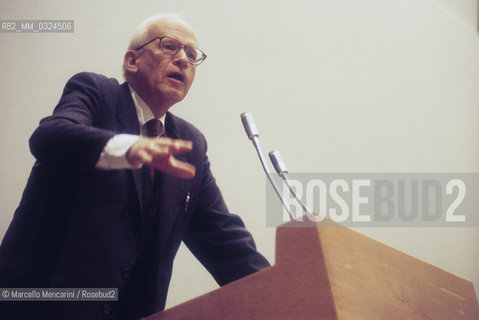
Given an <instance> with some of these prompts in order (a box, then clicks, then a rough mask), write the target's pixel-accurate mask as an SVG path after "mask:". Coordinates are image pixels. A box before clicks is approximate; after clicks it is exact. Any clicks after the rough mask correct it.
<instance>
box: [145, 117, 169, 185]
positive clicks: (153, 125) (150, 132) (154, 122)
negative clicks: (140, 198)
mask: <svg viewBox="0 0 479 320" xmlns="http://www.w3.org/2000/svg"><path fill="white" fill-rule="evenodd" d="M145 127H146V135H147V136H148V137H154V138H156V137H159V136H161V135H163V133H164V132H165V127H163V124H162V123H161V121H160V120H158V119H151V120H149V121H148V122H147V123H145ZM149 171H150V178H151V181H153V180H154V177H155V169H154V168H152V167H149Z"/></svg>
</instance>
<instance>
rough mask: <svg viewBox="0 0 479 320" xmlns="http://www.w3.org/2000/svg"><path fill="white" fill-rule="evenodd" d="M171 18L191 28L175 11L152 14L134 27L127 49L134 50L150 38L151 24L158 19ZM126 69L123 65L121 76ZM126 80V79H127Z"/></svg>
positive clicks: (126, 71) (126, 72) (125, 75)
mask: <svg viewBox="0 0 479 320" xmlns="http://www.w3.org/2000/svg"><path fill="white" fill-rule="evenodd" d="M166 20H172V21H175V22H178V23H181V24H183V25H184V26H185V27H187V28H188V29H190V30H192V28H191V26H190V25H189V24H188V23H186V21H185V20H183V18H182V17H181V16H180V15H178V14H175V13H162V14H157V15H155V16H152V17H150V18H148V19H146V20H145V21H143V22H142V23H140V25H139V26H138V27H137V28H136V29H135V31H134V32H133V35H132V37H131V40H130V43H129V44H128V49H127V50H135V49H136V48H138V47H139V46H141V45H142V44H144V43H145V42H147V41H149V40H151V39H150V37H151V35H150V34H149V32H150V29H151V26H153V25H155V24H157V23H158V22H160V21H166ZM127 75H128V70H126V68H125V65H123V76H124V77H125V79H127ZM127 80H128V79H127Z"/></svg>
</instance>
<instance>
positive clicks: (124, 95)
mask: <svg viewBox="0 0 479 320" xmlns="http://www.w3.org/2000/svg"><path fill="white" fill-rule="evenodd" d="M120 95H121V98H120V101H121V103H122V105H121V107H120V108H118V120H119V123H120V128H118V131H119V132H121V133H129V134H136V135H139V134H140V125H139V123H138V115H137V113H136V108H135V103H134V102H133V98H132V97H131V92H130V89H129V87H128V83H127V82H124V83H123V84H122V85H121V90H120ZM132 176H133V180H134V182H135V189H136V193H137V195H138V202H139V204H140V209H141V212H144V205H143V201H142V199H143V185H142V172H141V169H136V170H132Z"/></svg>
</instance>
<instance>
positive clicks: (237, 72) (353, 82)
mask: <svg viewBox="0 0 479 320" xmlns="http://www.w3.org/2000/svg"><path fill="white" fill-rule="evenodd" d="M160 12H177V13H180V14H183V15H184V16H185V18H186V19H187V20H188V21H189V22H191V24H192V25H193V26H194V28H195V29H196V30H197V34H198V36H199V40H200V46H201V48H203V49H204V51H205V52H206V53H207V54H208V59H207V60H206V62H205V63H204V64H203V65H201V66H200V67H199V69H198V72H197V78H196V81H195V84H194V85H193V87H192V89H191V91H190V94H189V96H188V98H187V99H185V101H183V102H182V103H181V104H178V105H177V106H175V107H174V109H172V111H173V112H175V113H177V114H178V115H181V116H183V117H185V118H187V119H188V120H190V121H192V122H194V123H195V124H196V125H197V126H198V127H199V128H200V129H202V130H203V132H204V133H205V134H206V136H207V138H208V140H209V145H210V149H209V150H210V151H209V156H210V159H211V161H212V165H213V170H214V173H215V175H216V177H217V180H218V183H219V185H220V186H221V187H222V190H223V193H224V196H225V198H226V200H227V202H228V204H229V207H230V210H231V211H233V212H236V213H238V214H240V215H241V216H242V217H243V219H244V220H245V222H246V224H247V226H248V227H249V229H250V230H251V231H252V233H253V234H254V236H255V239H256V241H257V244H258V247H259V249H260V251H262V252H263V253H264V254H265V255H266V256H267V257H268V259H269V260H270V261H271V262H274V229H273V228H267V227H266V226H265V207H266V203H265V201H266V200H265V188H266V181H265V179H264V178H263V174H262V171H261V168H260V166H259V163H258V160H257V159H256V155H255V152H254V151H253V149H252V146H251V145H250V142H249V141H248V140H247V139H246V137H245V134H244V132H243V128H242V126H241V123H240V118H239V115H240V113H241V112H243V111H251V112H253V114H254V116H255V119H256V122H257V124H258V126H259V127H260V130H261V133H262V144H263V147H264V148H265V150H266V151H268V150H271V149H273V148H279V149H280V150H281V153H282V156H283V158H284V159H285V160H286V161H287V163H288V166H289V169H290V171H296V172H478V171H479V145H478V141H479V140H478V138H479V127H478V125H477V124H478V123H479V109H478V107H479V95H478V93H477V90H478V89H477V88H478V87H479V59H478V57H479V39H478V36H479V34H478V28H477V25H478V23H477V16H478V14H477V12H478V8H477V2H476V1H475V0H401V1H384V0H364V1H355V0H336V1H332V0H330V1H327V0H314V1H313V0H309V1H308V0H295V1H285V0H283V1H273V0H268V1H261V0H260V1H258V0H244V1H220V0H209V1H192V0H190V1H187V0H174V1H173V0H163V1H162V0H160V1H150V0H148V1H135V2H133V1H124V0H123V1H118V0H115V1H113V0H107V1H93V0H88V1H60V0H54V1H45V0H35V1H33V0H24V1H21V0H17V1H2V2H1V3H0V19H73V20H75V32H74V33H72V34H8V33H0V41H1V43H2V46H1V49H0V70H1V71H2V77H0V108H1V112H2V115H3V116H2V118H1V119H0V137H1V149H2V153H1V161H2V162H1V168H0V203H1V205H2V209H1V212H0V238H1V237H3V234H4V232H5V230H6V228H7V226H8V224H9V221H10V219H11V216H12V214H13V212H14V210H15V208H16V206H17V205H18V202H19V200H20V197H21V193H22V190H23V188H24V186H25V183H26V179H27V177H28V174H29V171H30V167H31V165H32V164H33V158H32V156H31V155H30V153H29V150H28V144H27V140H28V138H29V136H30V134H31V133H32V131H33V130H34V128H35V127H36V125H37V123H38V121H39V120H40V119H41V118H42V117H44V116H46V115H48V114H50V113H51V111H52V109H53V107H54V105H55V104H56V102H57V101H58V98H59V96H60V94H61V91H62V88H63V85H64V83H65V82H66V80H67V79H68V78H69V77H70V76H71V75H73V74H74V73H76V72H79V71H94V72H98V73H103V74H106V75H109V76H113V77H117V78H118V77H120V76H121V69H120V66H121V63H122V56H123V52H124V50H125V47H126V45H127V42H128V40H129V37H130V35H131V32H132V31H133V29H134V28H135V27H136V25H137V24H138V23H140V22H141V21H142V20H143V19H144V18H146V17H149V16H150V15H153V14H156V13H160ZM360 231H361V232H364V233H366V234H368V235H370V236H372V237H373V238H376V239H378V240H380V241H382V242H385V243H387V244H389V245H391V246H394V247H396V248H399V249H400V250H402V251H405V252H407V253H409V254H411V255H413V256H416V257H418V258H420V259H422V260H424V261H427V262H429V263H432V264H434V265H436V266H438V267H440V268H443V269H446V270H448V271H449V272H451V273H454V274H457V275H458V276H460V277H463V278H466V279H468V280H471V281H474V283H475V286H476V291H477V288H478V287H479V272H478V271H477V270H479V269H478V266H479V250H478V247H479V232H478V230H477V228H461V229H452V228H441V229H431V228H429V229H425V228H423V229H420V228H410V229H405V228H401V229H384V228H381V229H380V228H376V229H368V230H360ZM215 287H216V284H215V283H214V281H213V280H212V279H211V278H210V277H209V275H208V274H207V273H206V272H205V271H204V270H203V268H202V267H201V266H200V265H199V264H198V263H197V262H196V261H195V260H194V258H193V257H192V256H191V255H190V254H189V253H188V252H187V250H184V249H181V250H180V253H179V256H178V258H177V260H176V264H175V272H174V276H173V280H172V287H171V290H170V296H169V299H168V305H169V306H171V305H175V304H177V303H180V302H182V301H185V300H186V299H189V298H193V297H195V296H197V295H199V294H201V293H204V292H207V291H210V290H211V289H213V288H215Z"/></svg>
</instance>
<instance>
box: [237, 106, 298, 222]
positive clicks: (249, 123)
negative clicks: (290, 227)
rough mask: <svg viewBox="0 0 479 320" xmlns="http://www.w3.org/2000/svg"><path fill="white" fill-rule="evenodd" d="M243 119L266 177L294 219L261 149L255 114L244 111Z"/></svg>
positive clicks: (290, 216) (292, 218)
mask: <svg viewBox="0 0 479 320" xmlns="http://www.w3.org/2000/svg"><path fill="white" fill-rule="evenodd" d="M241 121H242V122H243V127H244V129H245V131H246V134H247V135H248V138H249V139H250V140H251V141H252V142H253V145H254V147H255V149H256V152H257V153H258V157H259V160H260V161H261V165H262V166H263V170H264V172H265V173H266V177H267V178H268V180H269V182H270V183H271V185H272V186H273V189H274V191H275V192H276V194H277V195H278V197H279V198H280V200H281V202H282V204H283V207H284V208H285V209H286V211H287V212H288V215H289V218H290V219H291V220H294V217H293V214H292V213H291V209H290V208H289V206H288V205H287V204H286V200H285V199H284V198H283V195H282V194H281V192H280V191H279V189H278V186H277V185H276V183H274V181H273V178H272V177H271V174H270V173H269V168H268V165H267V164H266V161H265V159H264V156H263V152H262V151H261V146H260V145H259V133H258V129H256V125H255V124H254V119H253V115H252V114H251V113H250V112H243V113H242V114H241Z"/></svg>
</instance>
